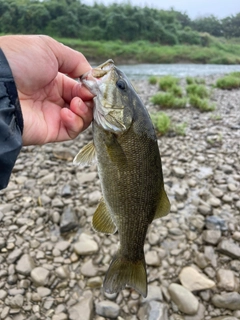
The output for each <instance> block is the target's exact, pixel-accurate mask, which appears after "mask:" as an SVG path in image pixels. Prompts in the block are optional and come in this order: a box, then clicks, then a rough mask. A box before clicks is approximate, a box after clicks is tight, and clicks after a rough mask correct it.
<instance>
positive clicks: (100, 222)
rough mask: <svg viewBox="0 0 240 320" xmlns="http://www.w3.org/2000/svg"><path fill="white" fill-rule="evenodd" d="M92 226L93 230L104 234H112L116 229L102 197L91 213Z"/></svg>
mask: <svg viewBox="0 0 240 320" xmlns="http://www.w3.org/2000/svg"><path fill="white" fill-rule="evenodd" d="M92 227H93V229H94V230H95V231H97V232H102V233H106V234H113V233H115V232H116V231H117V227H116V225H115V223H114V222H113V220H112V217H111V215H110V212H109V211H108V209H107V207H106V204H105V202H104V200H103V199H101V200H100V203H99V205H98V207H97V209H96V211H95V213H94V215H93V218H92Z"/></svg>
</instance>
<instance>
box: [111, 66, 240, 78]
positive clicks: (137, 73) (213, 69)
mask: <svg viewBox="0 0 240 320" xmlns="http://www.w3.org/2000/svg"><path fill="white" fill-rule="evenodd" d="M117 67H118V68H119V69H120V70H122V71H123V72H124V73H125V74H126V75H127V76H128V77H129V78H130V79H146V78H148V77H149V76H151V75H156V76H164V75H166V74H171V75H174V76H176V77H180V78H182V77H186V76H190V77H197V76H199V77H203V76H210V75H219V74H226V73H229V72H233V71H240V65H221V64H219V65H216V64H181V63H179V64H135V65H118V66H117Z"/></svg>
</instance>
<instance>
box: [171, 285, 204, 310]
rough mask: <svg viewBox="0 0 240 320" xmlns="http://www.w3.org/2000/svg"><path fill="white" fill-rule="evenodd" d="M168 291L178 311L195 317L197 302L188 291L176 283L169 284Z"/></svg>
mask: <svg viewBox="0 0 240 320" xmlns="http://www.w3.org/2000/svg"><path fill="white" fill-rule="evenodd" d="M168 291H169V294H170V296H171V298H172V300H173V302H174V303H175V304H176V305H177V307H178V309H179V311H181V312H183V313H185V314H189V315H195V314H196V313H197V311H198V307H199V302H198V300H197V298H196V297H195V296H194V295H193V294H192V293H191V292H190V291H189V290H188V289H186V288H184V287H183V286H181V285H179V284H177V283H171V284H170V286H169V287H168Z"/></svg>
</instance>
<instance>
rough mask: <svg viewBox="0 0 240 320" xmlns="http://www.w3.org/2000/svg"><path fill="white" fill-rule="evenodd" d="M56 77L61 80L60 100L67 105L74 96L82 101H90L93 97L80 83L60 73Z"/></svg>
mask: <svg viewBox="0 0 240 320" xmlns="http://www.w3.org/2000/svg"><path fill="white" fill-rule="evenodd" d="M58 77H59V78H61V80H60V85H61V86H62V87H61V92H62V98H63V100H65V101H66V102H67V103H70V101H71V100H72V99H73V98H74V97H76V96H78V97H80V98H81V99H83V100H91V99H92V98H93V95H92V94H91V93H90V91H89V90H88V89H87V88H86V87H84V86H83V85H82V84H81V83H79V82H77V81H76V80H73V79H71V78H69V77H68V76H66V75H64V74H61V73H59V74H58Z"/></svg>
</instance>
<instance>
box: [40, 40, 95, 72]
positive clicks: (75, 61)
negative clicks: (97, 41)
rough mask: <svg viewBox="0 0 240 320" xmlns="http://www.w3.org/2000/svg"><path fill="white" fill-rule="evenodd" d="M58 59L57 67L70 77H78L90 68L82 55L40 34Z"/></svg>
mask: <svg viewBox="0 0 240 320" xmlns="http://www.w3.org/2000/svg"><path fill="white" fill-rule="evenodd" d="M42 37H43V39H44V41H47V44H48V46H49V47H50V49H51V50H52V51H53V53H54V55H55V57H56V58H57V60H58V69H59V71H60V72H62V73H66V74H68V75H69V76H70V77H72V78H78V77H79V76H81V75H82V74H84V73H85V72H87V71H89V70H90V69H91V66H90V64H89V63H88V61H87V59H86V58H85V57H84V55H83V54H82V53H80V52H78V51H76V50H73V49H71V48H69V47H67V46H65V45H63V44H62V43H59V42H58V41H56V40H54V39H52V38H51V37H47V36H42Z"/></svg>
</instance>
